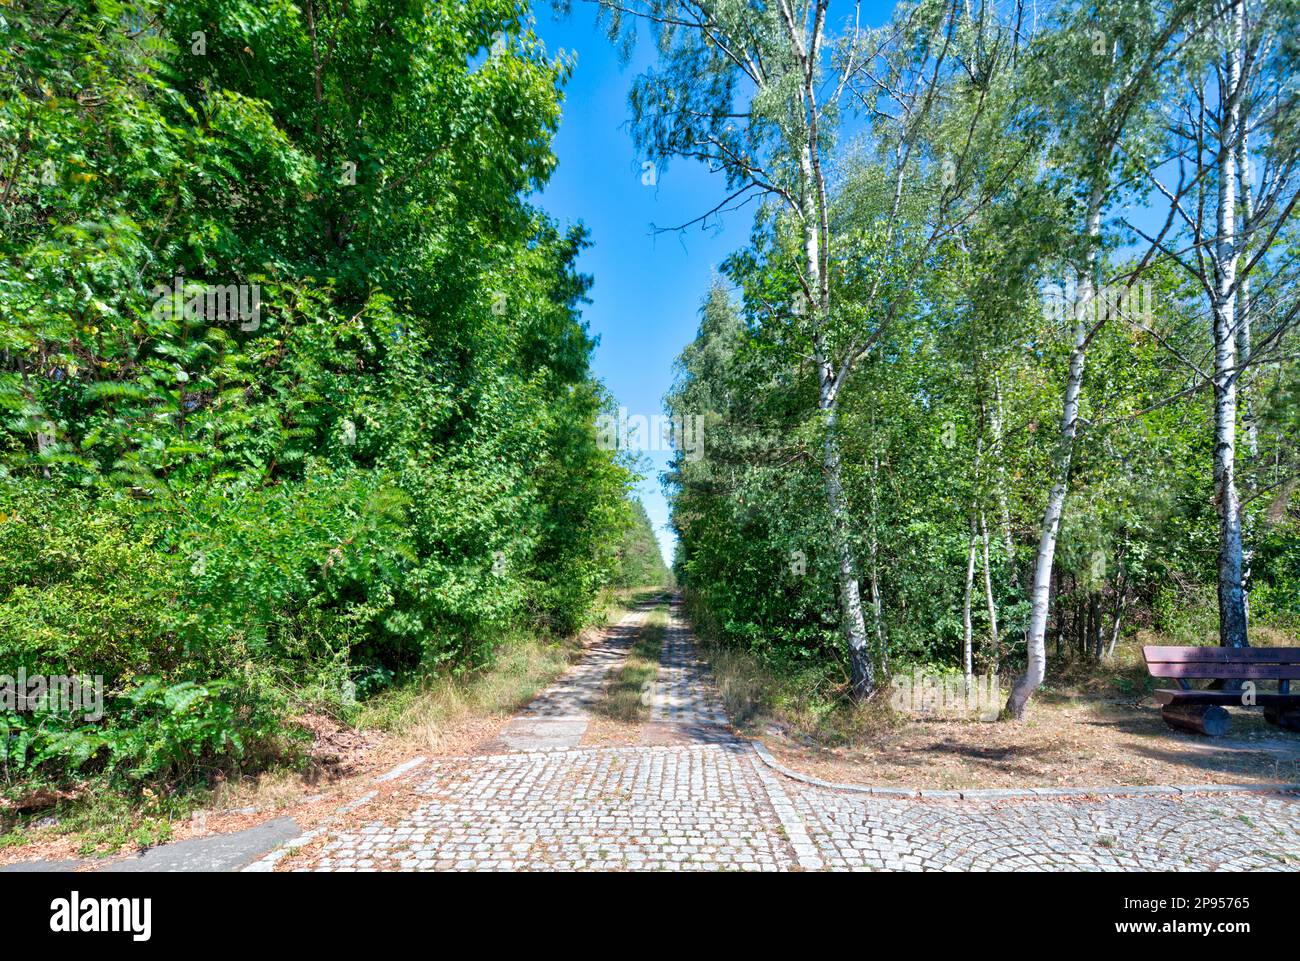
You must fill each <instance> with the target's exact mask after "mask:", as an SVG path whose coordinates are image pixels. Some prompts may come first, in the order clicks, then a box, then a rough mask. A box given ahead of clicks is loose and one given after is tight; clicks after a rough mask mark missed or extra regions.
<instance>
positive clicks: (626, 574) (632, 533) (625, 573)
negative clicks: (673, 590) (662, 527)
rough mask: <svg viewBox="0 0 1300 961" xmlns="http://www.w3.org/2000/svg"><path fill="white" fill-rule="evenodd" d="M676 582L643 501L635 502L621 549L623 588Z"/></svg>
mask: <svg viewBox="0 0 1300 961" xmlns="http://www.w3.org/2000/svg"><path fill="white" fill-rule="evenodd" d="M671 579H672V575H671V574H670V573H669V571H668V567H667V565H666V564H664V556H663V554H661V553H660V551H659V542H658V541H657V540H656V539H655V531H654V525H653V524H651V523H650V517H649V516H648V515H647V514H646V512H645V506H644V505H643V504H642V503H641V502H640V501H639V500H633V501H632V516H631V519H630V523H629V525H628V528H627V532H626V533H625V534H624V535H623V543H622V544H621V545H620V546H619V555H618V584H619V586H620V587H658V586H662V585H667V584H668V583H669V581H670V580H671Z"/></svg>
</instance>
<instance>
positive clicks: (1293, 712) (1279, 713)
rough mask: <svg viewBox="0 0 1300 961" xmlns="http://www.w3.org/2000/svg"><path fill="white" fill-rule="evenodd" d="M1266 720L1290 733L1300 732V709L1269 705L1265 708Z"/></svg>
mask: <svg viewBox="0 0 1300 961" xmlns="http://www.w3.org/2000/svg"><path fill="white" fill-rule="evenodd" d="M1264 720H1266V721H1268V723H1269V724H1276V725H1277V726H1278V727H1283V728H1286V729H1287V730H1288V731H1300V708H1296V707H1278V706H1277V705H1275V704H1269V705H1266V706H1265V708H1264Z"/></svg>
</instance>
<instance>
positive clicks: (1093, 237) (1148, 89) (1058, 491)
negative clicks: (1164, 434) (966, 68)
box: [1007, 0, 1191, 718]
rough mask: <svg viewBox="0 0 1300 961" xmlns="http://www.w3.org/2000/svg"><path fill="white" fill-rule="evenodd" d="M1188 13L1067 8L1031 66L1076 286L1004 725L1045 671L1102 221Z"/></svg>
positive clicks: (1136, 148)
mask: <svg viewBox="0 0 1300 961" xmlns="http://www.w3.org/2000/svg"><path fill="white" fill-rule="evenodd" d="M1190 13H1191V5H1190V4H1189V3H1183V2H1180V0H1175V2H1174V3H1172V4H1166V3H1162V2H1159V0H1156V2H1149V0H1132V2H1122V3H1115V4H1112V5H1108V6H1107V8H1106V11H1105V14H1106V16H1105V21H1104V22H1103V21H1102V20H1100V19H1097V18H1096V13H1095V10H1094V8H1093V7H1092V6H1091V5H1080V6H1078V7H1073V6H1067V7H1065V8H1064V9H1062V10H1061V12H1060V14H1059V17H1060V19H1059V24H1058V28H1057V29H1055V30H1053V31H1051V32H1050V33H1048V34H1047V35H1046V36H1045V37H1044V38H1043V40H1042V41H1041V43H1040V45H1039V46H1038V48H1037V49H1036V50H1035V53H1036V54H1037V56H1036V57H1035V58H1034V62H1036V63H1037V64H1040V65H1041V68H1040V69H1041V70H1042V73H1041V74H1040V75H1039V76H1038V77H1036V78H1034V80H1033V82H1034V84H1035V86H1037V87H1039V88H1040V90H1041V91H1042V93H1043V100H1042V104H1043V110H1042V112H1041V114H1040V115H1039V116H1038V121H1039V122H1042V123H1046V124H1048V125H1050V126H1051V127H1052V128H1053V129H1054V131H1055V134H1054V139H1055V144H1054V156H1053V160H1054V163H1055V166H1056V168H1057V172H1058V173H1059V174H1061V175H1062V176H1064V177H1066V178H1067V179H1068V181H1069V182H1070V183H1071V184H1072V185H1073V194H1074V196H1075V200H1076V203H1077V207H1078V210H1079V233H1078V243H1077V245H1076V248H1075V249H1076V252H1075V255H1074V257H1073V258H1072V265H1073V266H1074V267H1075V269H1076V270H1077V277H1078V279H1077V285H1076V297H1075V301H1074V305H1073V310H1072V311H1071V314H1072V317H1071V318H1070V331H1069V342H1070V356H1069V361H1068V364H1067V368H1066V376H1065V384H1064V390H1063V396H1062V404H1061V421H1060V428H1059V434H1058V439H1057V444H1056V451H1055V453H1054V455H1053V458H1052V468H1051V475H1050V484H1051V486H1050V489H1049V490H1048V494H1047V503H1046V505H1045V506H1044V509H1043V515H1042V521H1041V522H1040V524H1039V535H1038V548H1037V552H1036V554H1035V557H1034V568H1033V576H1032V586H1031V589H1030V601H1031V608H1030V618H1029V627H1028V630H1027V632H1026V648H1027V656H1026V667H1025V672H1024V673H1023V674H1022V675H1021V676H1020V677H1019V678H1018V679H1017V680H1016V683H1015V685H1014V687H1013V688H1012V691H1011V695H1010V697H1009V698H1008V699H1007V713H1008V714H1009V716H1011V717H1012V718H1020V717H1023V716H1024V713H1025V708H1026V707H1027V705H1028V703H1029V699H1030V697H1031V696H1032V695H1033V693H1034V691H1035V690H1037V689H1038V687H1039V685H1041V684H1042V682H1043V678H1044V677H1045V675H1046V670H1047V648H1046V642H1045V639H1046V632H1047V618H1048V612H1049V602H1050V597H1051V584H1052V570H1053V565H1054V563H1055V557H1056V544H1057V537H1058V535H1059V533H1060V528H1061V517H1062V514H1063V512H1064V510H1065V503H1066V496H1067V494H1068V493H1069V482H1070V464H1071V460H1072V458H1073V456H1074V446H1075V441H1076V437H1077V435H1078V431H1079V423H1080V409H1081V407H1080V405H1081V401H1082V394H1083V377H1084V368H1085V364H1086V360H1087V354H1088V346H1089V344H1090V343H1091V342H1092V339H1093V338H1094V337H1095V336H1096V334H1097V331H1098V330H1099V329H1100V326H1101V325H1102V324H1104V323H1105V321H1106V320H1107V314H1106V312H1105V311H1098V310H1097V309H1096V298H1097V290H1098V286H1099V283H1100V282H1101V271H1102V268H1103V258H1102V241H1103V235H1102V218H1103V214H1104V212H1105V210H1106V208H1107V205H1108V203H1110V202H1112V201H1113V200H1114V199H1115V194H1116V192H1117V191H1118V190H1119V189H1120V188H1121V187H1122V185H1123V184H1124V183H1125V174H1127V170H1126V169H1125V168H1131V166H1132V165H1133V164H1134V163H1135V162H1139V163H1140V162H1141V155H1142V151H1141V140H1140V138H1139V137H1138V136H1136V133H1137V132H1138V131H1140V129H1141V128H1142V127H1143V126H1144V124H1146V123H1147V122H1149V118H1150V114H1151V110H1152V107H1153V105H1154V104H1155V103H1156V102H1157V100H1158V97H1159V93H1160V90H1161V87H1162V80H1163V79H1164V78H1165V75H1166V74H1167V72H1168V69H1169V65H1170V63H1171V61H1172V59H1173V57H1174V55H1175V52H1176V51H1177V50H1178V49H1179V47H1180V43H1181V42H1182V38H1183V27H1184V25H1185V23H1186V21H1187V19H1188V17H1189V15H1190Z"/></svg>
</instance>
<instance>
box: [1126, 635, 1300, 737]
mask: <svg viewBox="0 0 1300 961" xmlns="http://www.w3.org/2000/svg"><path fill="white" fill-rule="evenodd" d="M1142 656H1143V657H1144V658H1145V659H1146V662H1147V670H1148V671H1150V673H1151V676H1152V677H1158V678H1162V679H1168V680H1172V681H1177V682H1178V685H1179V686H1178V687H1163V688H1159V689H1158V690H1157V691H1156V692H1155V694H1156V701H1157V702H1158V703H1159V704H1160V705H1161V707H1160V715H1161V717H1163V718H1164V719H1165V723H1166V724H1168V725H1169V726H1170V727H1173V728H1177V729H1179V730H1181V731H1192V732H1195V733H1198V734H1210V735H1218V734H1224V733H1226V732H1227V730H1228V725H1229V715H1228V712H1227V711H1225V710H1224V707H1231V706H1238V707H1261V708H1263V709H1264V717H1265V718H1266V719H1267V720H1268V721H1269V723H1270V724H1276V725H1278V726H1279V727H1283V728H1287V729H1288V730H1300V694H1293V693H1292V692H1291V682H1292V681H1295V680H1300V647H1281V648H1262V647H1160V646H1156V645H1151V646H1148V647H1144V648H1142ZM1193 680H1197V681H1213V682H1222V681H1234V682H1243V683H1245V682H1249V683H1251V684H1252V685H1257V683H1258V682H1260V681H1267V682H1270V686H1272V684H1271V682H1273V681H1276V682H1277V690H1276V691H1260V690H1257V689H1256V690H1252V691H1250V693H1249V697H1248V696H1247V693H1246V692H1245V691H1243V690H1240V688H1239V686H1238V685H1236V684H1234V685H1232V686H1233V687H1237V688H1238V689H1236V690H1223V686H1222V685H1220V686H1219V687H1217V688H1215V687H1211V688H1194V687H1192V685H1191V684H1190V683H1189V682H1190V681H1193Z"/></svg>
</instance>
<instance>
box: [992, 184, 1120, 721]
mask: <svg viewBox="0 0 1300 961" xmlns="http://www.w3.org/2000/svg"><path fill="white" fill-rule="evenodd" d="M1104 197H1105V193H1104V191H1103V190H1102V187H1101V185H1100V184H1097V185H1094V186H1093V190H1092V195H1091V196H1090V197H1089V201H1088V214H1087V220H1086V227H1085V232H1086V236H1087V238H1088V242H1089V245H1088V253H1087V256H1086V257H1085V266H1084V273H1083V277H1082V278H1081V279H1080V283H1079V290H1078V297H1077V303H1076V304H1075V309H1074V332H1073V338H1072V340H1073V344H1072V346H1071V349H1070V366H1069V373H1068V374H1067V376H1066V382H1065V401H1064V403H1063V405H1062V408H1061V438H1060V442H1059V444H1058V445H1057V449H1056V454H1055V455H1054V456H1053V458H1052V489H1051V491H1049V492H1048V495H1047V507H1046V508H1045V509H1044V510H1043V521H1042V524H1041V526H1040V528H1039V536H1038V554H1037V556H1036V557H1035V559H1034V583H1033V590H1032V592H1031V594H1030V611H1029V630H1028V631H1027V637H1026V647H1027V649H1028V650H1027V658H1026V664H1025V673H1024V674H1022V675H1020V677H1019V678H1017V679H1016V683H1015V686H1014V687H1012V689H1011V696H1010V697H1008V698H1007V713H1008V714H1010V715H1011V717H1013V718H1016V719H1019V718H1022V717H1024V715H1025V708H1026V707H1027V706H1028V704H1029V698H1030V697H1031V696H1032V695H1033V693H1034V691H1036V690H1038V688H1039V686H1040V685H1041V684H1042V683H1043V678H1044V677H1046V676H1047V646H1046V643H1045V637H1046V633H1047V614H1048V605H1049V601H1050V598H1051V590H1052V565H1053V563H1054V561H1055V559H1056V538H1057V534H1058V533H1059V532H1060V529H1061V513H1062V511H1063V510H1064V509H1065V496H1066V494H1067V493H1068V492H1069V487H1070V459H1071V458H1072V457H1073V455H1074V438H1075V434H1076V433H1077V431H1078V426H1079V397H1080V394H1081V393H1082V391H1083V366H1084V360H1085V359H1086V357H1087V352H1088V321H1089V318H1090V317H1091V316H1092V313H1093V301H1094V299H1095V293H1096V280H1095V278H1096V274H1097V246H1098V245H1097V239H1098V238H1099V237H1100V236H1101V207H1102V203H1103V200H1104Z"/></svg>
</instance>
